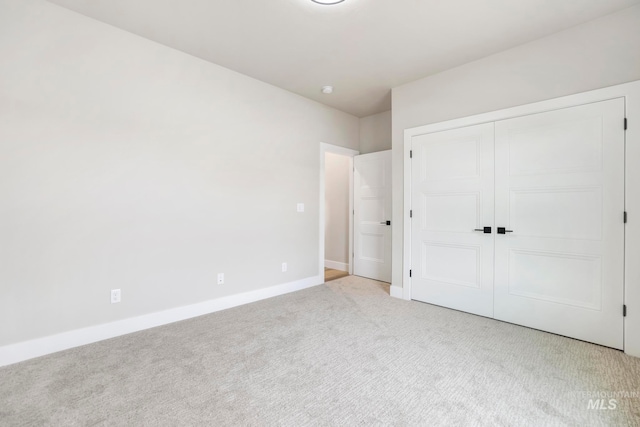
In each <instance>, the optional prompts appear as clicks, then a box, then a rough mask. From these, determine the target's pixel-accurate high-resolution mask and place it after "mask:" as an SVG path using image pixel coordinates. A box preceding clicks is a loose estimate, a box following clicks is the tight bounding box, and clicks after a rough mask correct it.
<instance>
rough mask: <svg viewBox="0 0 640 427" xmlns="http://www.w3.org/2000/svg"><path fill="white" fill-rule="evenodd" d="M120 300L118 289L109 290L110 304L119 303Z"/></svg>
mask: <svg viewBox="0 0 640 427" xmlns="http://www.w3.org/2000/svg"><path fill="white" fill-rule="evenodd" d="M120 299H121V293H120V289H111V304H116V303H119V302H120Z"/></svg>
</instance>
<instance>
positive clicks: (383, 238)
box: [353, 150, 391, 283]
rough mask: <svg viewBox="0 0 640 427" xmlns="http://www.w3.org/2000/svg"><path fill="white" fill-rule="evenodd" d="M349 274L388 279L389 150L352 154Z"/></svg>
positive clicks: (389, 271) (389, 265)
mask: <svg viewBox="0 0 640 427" xmlns="http://www.w3.org/2000/svg"><path fill="white" fill-rule="evenodd" d="M353 183H354V210H355V214H354V224H355V238H354V251H355V254H354V262H353V274H355V275H356V276H363V277H368V278H370V279H375V280H380V281H382V282H388V283H390V282H391V150H387V151H380V152H377V153H371V154H363V155H361V156H355V157H354V179H353Z"/></svg>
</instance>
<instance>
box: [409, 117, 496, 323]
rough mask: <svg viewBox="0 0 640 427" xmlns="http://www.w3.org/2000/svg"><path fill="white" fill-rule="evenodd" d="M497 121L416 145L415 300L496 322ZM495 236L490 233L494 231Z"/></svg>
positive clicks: (415, 142)
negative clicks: (494, 308)
mask: <svg viewBox="0 0 640 427" xmlns="http://www.w3.org/2000/svg"><path fill="white" fill-rule="evenodd" d="M493 126H494V125H493V123H489V124H481V125H476V126H470V127H465V128H460V129H454V130H449V131H444V132H438V133H432V134H426V135H420V136H417V137H415V138H414V139H413V147H412V149H413V154H412V156H413V165H414V167H413V168H412V183H413V184H412V195H411V199H412V201H413V208H412V210H413V212H412V217H413V219H412V221H411V226H412V248H411V253H412V262H411V265H412V282H413V286H412V295H411V297H412V299H416V300H419V301H424V302H429V303H432V304H437V305H441V306H444V307H449V308H454V309H457V310H463V311H466V312H469V313H474V314H478V315H482V316H488V317H492V316H493V254H494V252H493V234H491V233H485V232H484V231H485V230H484V227H490V228H491V230H494V224H493V212H494V206H493V205H494V200H493V192H494V182H493V154H494V149H493V141H494V130H493ZM487 231H488V230H487Z"/></svg>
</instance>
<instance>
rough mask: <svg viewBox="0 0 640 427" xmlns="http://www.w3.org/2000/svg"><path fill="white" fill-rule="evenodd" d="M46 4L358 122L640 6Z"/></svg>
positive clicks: (361, 0) (595, 2) (600, 1)
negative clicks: (411, 90)
mask: <svg viewBox="0 0 640 427" xmlns="http://www.w3.org/2000/svg"><path fill="white" fill-rule="evenodd" d="M50 1H52V2H53V3H56V4H59V5H61V6H65V7H67V8H69V9H72V10H75V11H77V12H80V13H82V14H84V15H87V16H90V17H93V18H95V19H98V20H100V21H103V22H106V23H108V24H111V25H114V26H116V27H119V28H122V29H125V30H128V31H130V32H132V33H135V34H138V35H141V36H143V37H146V38H148V39H151V40H154V41H156V42H159V43H162V44H164V45H167V46H170V47H173V48H175V49H178V50H181V51H184V52H187V53H189V54H192V55H194V56H197V57H200V58H202V59H205V60H208V61H211V62H214V63H216V64H219V65H222V66H224V67H227V68H230V69H232V70H235V71H238V72H240V73H243V74H246V75H248V76H251V77H254V78H256V79H259V80H262V81H264V82H267V83H271V84H273V85H276V86H279V87H281V88H283V89H286V90H289V91H291V92H295V93H297V94H300V95H302V96H305V97H307V98H311V99H314V100H316V101H319V102H322V103H324V104H327V105H330V106H332V107H335V108H338V109H340V110H343V111H346V112H348V113H351V114H354V115H356V116H359V117H363V116H367V115H370V114H374V113H378V112H381V111H385V110H389V109H390V108H391V95H390V89H391V88H393V87H395V86H398V85H401V84H403V83H407V82H410V81H413V80H416V79H419V78H421V77H425V76H427V75H430V74H434V73H437V72H439V71H443V70H446V69H449V68H452V67H455V66H458V65H461V64H464V63H467V62H470V61H473V60H476V59H479V58H482V57H484V56H487V55H491V54H493V53H497V52H500V51H502V50H505V49H508V48H510V47H513V46H516V45H519V44H522V43H525V42H528V41H531V40H535V39H537V38H540V37H543V36H546V35H549V34H552V33H555V32H558V31H561V30H563V29H566V28H569V27H571V26H574V25H577V24H580V23H583V22H586V21H589V20H592V19H595V18H598V17H600V16H603V15H606V14H609V13H613V12H615V11H618V10H621V9H623V8H626V7H629V6H631V5H634V4H637V3H638V2H639V1H640V0H346V1H345V2H344V3H341V4H338V5H335V6H322V5H318V4H315V3H313V2H311V1H310V0H163V1H158V0H50ZM324 85H333V86H334V87H335V91H334V93H333V94H332V95H324V94H322V92H321V88H322V86H324Z"/></svg>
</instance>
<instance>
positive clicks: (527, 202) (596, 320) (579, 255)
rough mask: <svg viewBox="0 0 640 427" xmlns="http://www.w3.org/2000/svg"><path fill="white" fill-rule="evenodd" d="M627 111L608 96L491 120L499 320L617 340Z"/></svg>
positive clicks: (594, 339)
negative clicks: (500, 230) (501, 231)
mask: <svg viewBox="0 0 640 427" xmlns="http://www.w3.org/2000/svg"><path fill="white" fill-rule="evenodd" d="M623 118H624V101H623V100H622V99H614V100H610V101H605V102H599V103H594V104H587V105H583V106H579V107H573V108H567V109H563V110H557V111H551V112H547V113H541V114H535V115H530V116H525V117H519V118H515V119H511V120H505V121H500V122H496V124H495V132H496V140H495V150H496V153H495V160H496V175H495V180H496V193H495V197H496V214H495V215H496V217H495V220H496V223H495V225H496V227H505V228H506V230H508V231H507V232H506V234H496V235H495V248H496V252H495V256H496V263H495V265H496V268H495V274H496V276H495V301H494V302H495V307H494V308H495V309H494V313H495V318H496V319H500V320H504V321H507V322H512V323H517V324H520V325H524V326H529V327H532V328H536V329H542V330H545V331H549V332H554V333H557V334H561V335H566V336H569V337H573V338H577V339H581V340H585V341H590V342H594V343H597V344H602V345H605V346H609V347H614V348H619V349H621V348H622V346H623V342H622V339H623V317H622V304H623V260H624V253H623V251H624V224H623V211H624V131H623ZM463 265H464V263H463V262H460V266H463Z"/></svg>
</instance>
